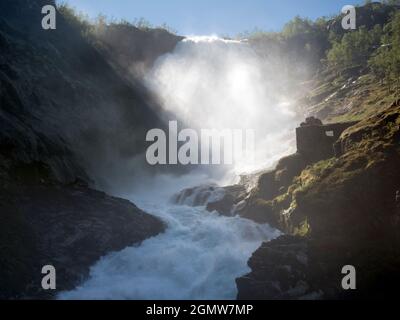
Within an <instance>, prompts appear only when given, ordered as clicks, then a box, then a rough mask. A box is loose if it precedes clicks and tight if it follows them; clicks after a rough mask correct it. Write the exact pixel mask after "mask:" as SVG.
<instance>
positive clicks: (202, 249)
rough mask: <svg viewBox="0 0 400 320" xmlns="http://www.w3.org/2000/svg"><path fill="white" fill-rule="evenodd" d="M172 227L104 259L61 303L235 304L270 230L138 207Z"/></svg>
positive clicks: (165, 207) (182, 209)
mask: <svg viewBox="0 0 400 320" xmlns="http://www.w3.org/2000/svg"><path fill="white" fill-rule="evenodd" d="M136 203H137V204H138V206H139V207H140V208H142V209H144V210H145V211H147V212H149V213H151V214H153V215H156V216H158V217H160V218H161V219H162V220H163V221H165V223H166V224H167V230H166V231H165V233H163V234H160V235H158V236H156V237H153V238H151V239H148V240H146V241H144V242H143V243H142V244H141V245H139V246H133V247H129V248H126V249H124V250H122V251H120V252H115V253H111V254H109V255H108V256H106V257H104V258H102V259H101V260H100V261H99V262H98V263H97V264H96V265H94V266H93V267H92V268H91V272H90V277H89V279H88V280H87V281H86V282H85V283H83V284H82V285H81V286H79V287H78V288H76V289H75V290H73V291H70V292H64V293H62V294H61V295H60V296H59V298H60V299H161V300H165V299H195V300H197V299H235V297H236V294H237V289H236V284H235V279H236V278H237V277H239V276H241V275H244V274H246V273H247V272H249V268H248V266H247V261H248V259H249V258H250V256H251V255H252V253H253V252H254V251H255V250H256V249H257V247H259V246H260V244H261V243H262V242H263V241H265V240H270V239H272V238H275V237H277V236H278V235H279V233H278V231H276V230H274V229H272V228H270V227H269V226H268V225H259V224H256V223H254V222H252V221H249V220H246V219H242V218H240V217H223V216H220V215H218V214H216V213H210V212H207V211H206V210H205V208H204V207H197V208H192V207H187V206H175V205H171V204H169V203H168V201H166V199H165V200H162V201H161V203H159V204H151V203H140V202H139V203H138V201H137V200H136Z"/></svg>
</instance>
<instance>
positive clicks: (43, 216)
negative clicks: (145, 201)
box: [0, 184, 164, 299]
mask: <svg viewBox="0 0 400 320" xmlns="http://www.w3.org/2000/svg"><path fill="white" fill-rule="evenodd" d="M0 211H1V215H0V220H1V223H0V230H1V232H0V239H1V241H0V242H1V246H2V252H1V254H0V270H1V274H0V287H1V290H0V298H1V299H19V298H27V299H30V298H54V297H55V295H56V294H57V293H58V292H61V291H63V290H69V289H73V288H74V287H75V286H76V285H78V284H79V283H80V282H81V281H82V280H84V279H85V278H86V277H87V276H88V273H89V268H90V267H91V266H92V265H93V264H94V263H95V262H96V261H97V260H98V259H100V258H101V257H102V256H104V255H106V254H108V253H110V252H113V251H118V250H122V249H123V248H125V247H127V246H131V245H133V244H139V243H140V242H141V241H143V240H145V239H147V238H149V237H152V236H155V235H157V234H158V233H160V232H162V231H163V229H164V225H163V223H162V222H161V221H160V220H159V219H157V218H155V217H152V216H150V215H148V214H146V213H144V212H143V211H141V210H140V209H138V208H137V207H136V206H135V205H133V204H132V203H130V202H129V201H126V200H122V199H118V198H113V197H110V196H107V195H106V194H104V193H102V192H98V191H94V190H91V189H88V188H87V187H84V186H79V185H78V186H76V185H70V186H61V185H46V184H41V185H40V184H39V185H30V186H29V185H24V186H21V185H19V186H13V187H9V188H8V189H7V190H3V189H0ZM44 265H53V266H54V267H55V268H56V271H57V290H56V291H47V292H46V291H44V290H42V289H41V279H42V276H43V275H42V274H41V269H42V267H43V266H44Z"/></svg>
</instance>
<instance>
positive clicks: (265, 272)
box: [236, 236, 319, 300]
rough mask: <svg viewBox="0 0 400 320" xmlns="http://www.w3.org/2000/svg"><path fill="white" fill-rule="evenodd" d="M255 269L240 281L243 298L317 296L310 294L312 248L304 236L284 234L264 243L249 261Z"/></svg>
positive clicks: (239, 286)
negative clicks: (309, 251) (309, 261)
mask: <svg viewBox="0 0 400 320" xmlns="http://www.w3.org/2000/svg"><path fill="white" fill-rule="evenodd" d="M248 264H249V266H250V268H251V269H252V272H251V273H250V274H248V275H246V276H244V277H241V278H238V279H237V280H236V283H237V287H238V290H239V294H238V299H239V300H263V299H266V298H269V299H277V300H282V299H293V298H299V297H302V298H304V299H306V298H307V297H308V298H316V297H318V296H319V293H318V292H315V293H308V292H309V289H310V287H309V284H308V283H307V281H308V279H307V272H308V268H309V265H308V251H307V243H306V241H305V240H304V239H302V238H297V237H291V236H281V237H279V238H278V239H276V240H272V241H271V242H269V243H264V244H263V245H262V246H261V247H260V248H259V249H258V250H257V251H256V252H255V253H254V254H253V256H252V257H251V258H250V260H249V262H248Z"/></svg>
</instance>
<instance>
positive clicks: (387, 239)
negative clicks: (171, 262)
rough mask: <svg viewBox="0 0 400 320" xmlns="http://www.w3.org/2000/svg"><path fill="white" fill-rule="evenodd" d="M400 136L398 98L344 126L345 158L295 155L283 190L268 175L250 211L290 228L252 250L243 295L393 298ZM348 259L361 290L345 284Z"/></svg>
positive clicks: (398, 253)
mask: <svg viewBox="0 0 400 320" xmlns="http://www.w3.org/2000/svg"><path fill="white" fill-rule="evenodd" d="M399 138H400V101H396V102H395V103H393V104H392V105H391V106H390V107H387V108H386V109H385V110H383V111H381V112H377V113H376V114H374V115H372V116H370V117H368V118H366V119H364V120H362V121H360V122H359V123H357V124H355V125H354V126H352V127H350V128H349V129H347V130H346V131H344V132H343V134H342V135H341V136H340V138H339V139H338V141H337V142H336V148H337V149H338V150H340V156H339V157H333V158H330V159H326V160H322V161H320V162H317V163H314V164H311V165H307V164H304V163H302V159H298V160H296V158H292V159H291V161H292V162H294V163H295V164H296V165H295V166H293V165H291V166H289V167H291V168H293V170H294V172H295V173H294V178H293V180H292V181H291V182H289V183H288V184H287V185H288V186H287V185H284V188H283V189H281V191H280V192H278V193H276V194H274V193H271V192H270V190H268V188H270V186H271V181H273V180H272V178H269V179H267V178H266V177H264V178H262V179H261V180H260V181H259V186H258V188H257V189H255V190H254V191H253V193H252V195H251V197H250V201H249V204H250V205H249V207H247V209H246V210H245V215H247V216H249V217H250V218H255V219H257V220H258V221H260V220H261V221H263V222H269V223H271V224H272V225H274V226H276V227H278V228H280V229H281V230H283V231H284V232H285V233H286V234H287V235H286V236H283V237H280V238H278V239H277V240H275V241H272V242H270V243H265V244H263V246H262V247H261V248H259V249H258V250H257V251H256V252H255V253H254V255H253V257H252V258H251V259H250V261H249V266H250V267H251V268H252V272H251V273H250V274H248V275H246V276H244V277H242V278H239V279H238V280H237V285H238V289H239V294H238V298H239V299H253V298H254V299H286V298H287V299H308V298H310V299H315V298H318V299H360V298H367V299H369V298H378V299H379V298H390V297H392V296H393V294H395V292H396V291H397V289H396V288H397V287H398V285H399V281H400V279H399V276H398V270H399V268H400V258H399V257H400V238H399V236H398V228H399V221H400V211H399V208H400V206H399V197H398V196H396V195H398V190H399V189H400V183H399V181H400V180H399V178H400V169H399V163H400V145H399V141H400V140H399ZM296 157H298V156H296ZM285 161H287V160H285ZM305 165H306V166H305ZM296 166H297V167H296ZM278 167H279V166H278ZM302 167H303V168H302ZM304 167H305V168H304ZM274 173H275V175H276V173H277V172H276V171H275V172H274ZM275 175H274V176H275ZM286 186H287V188H286ZM282 191H283V192H282ZM254 215H255V216H254ZM345 265H353V266H355V267H356V269H357V271H358V273H357V284H358V287H357V290H356V291H351V290H350V291H345V290H343V288H342V287H341V279H342V278H343V275H342V274H341V270H342V268H343V267H344V266H345Z"/></svg>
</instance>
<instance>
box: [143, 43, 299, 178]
mask: <svg viewBox="0 0 400 320" xmlns="http://www.w3.org/2000/svg"><path fill="white" fill-rule="evenodd" d="M267 50H268V49H266V52H268V51H267ZM278 61H279V59H273V58H272V57H262V56H260V55H259V54H257V53H256V52H255V51H254V49H253V48H252V46H251V45H249V44H248V43H247V42H243V41H233V40H224V39H221V38H218V37H189V38H187V39H185V40H183V41H181V42H180V43H179V44H178V45H177V46H176V48H175V50H174V51H173V52H172V53H170V54H166V55H164V56H162V57H160V58H159V59H158V60H157V61H156V63H155V65H154V67H153V69H152V70H151V72H150V73H149V74H148V76H147V78H146V80H147V81H146V82H147V84H148V86H149V87H150V88H151V89H153V90H154V91H155V92H156V93H157V94H158V96H159V98H160V100H161V103H162V105H163V107H164V109H165V110H167V111H169V112H170V113H172V115H173V116H175V117H177V118H176V119H170V120H179V121H182V122H183V123H184V124H183V125H184V126H189V128H191V129H197V130H200V129H230V130H235V129H241V130H246V129H250V130H253V131H254V132H255V135H256V141H255V147H256V155H255V161H254V162H249V159H242V161H240V162H239V163H236V164H235V171H234V172H235V174H241V173H243V172H250V171H255V170H259V169H264V168H266V167H269V166H271V165H273V164H274V163H275V161H277V160H279V159H280V158H282V156H285V155H288V154H290V153H293V152H294V137H295V136H294V128H295V127H296V125H297V124H298V123H299V121H300V118H299V115H298V113H297V110H296V106H295V105H293V101H294V98H293V97H291V96H290V95H289V94H288V93H287V92H285V90H284V89H285V88H287V87H288V82H289V81H290V79H287V76H286V75H285V73H284V72H283V71H282V70H283V67H282V65H281V63H279V62H278Z"/></svg>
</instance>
